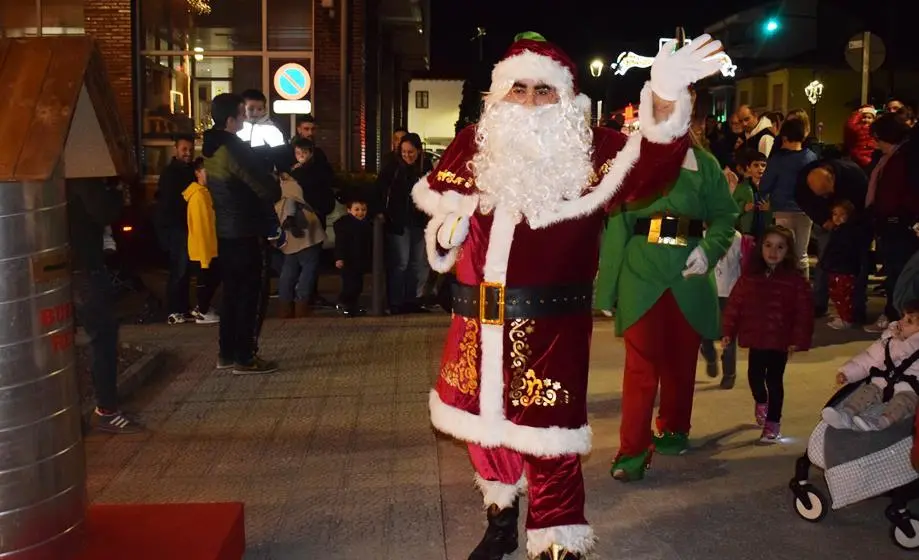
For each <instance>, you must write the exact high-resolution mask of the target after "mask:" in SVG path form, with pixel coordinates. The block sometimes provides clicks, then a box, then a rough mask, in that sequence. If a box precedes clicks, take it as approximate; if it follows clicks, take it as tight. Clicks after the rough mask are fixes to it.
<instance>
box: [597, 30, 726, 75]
mask: <svg viewBox="0 0 919 560" xmlns="http://www.w3.org/2000/svg"><path fill="white" fill-rule="evenodd" d="M671 40H672V39H665V38H662V39H659V40H658V44H659V48H660V47H663V46H664V44H665V43H667V41H671ZM687 43H689V39H686V41H685V42H684V44H687ZM658 50H659V49H658ZM712 58H714V59H716V60H721V75H722V76H724V77H725V78H733V77H734V75H735V74H736V73H737V65H736V64H734V62H733V61H732V60H731V57H730V56H728V55H727V53H725V52H720V53H718V54H716V55H713V56H712ZM652 64H654V57H653V56H642V55H640V54H635V53H633V52H631V51H628V52H624V53H622V54H620V55H619V58H617V59H616V62H614V63H613V64H612V65H611V67H612V68H613V69H614V70H615V72H614V73H615V74H618V75H620V76H624V75H625V73H626V72H628V71H629V70H631V69H632V68H651V65H652Z"/></svg>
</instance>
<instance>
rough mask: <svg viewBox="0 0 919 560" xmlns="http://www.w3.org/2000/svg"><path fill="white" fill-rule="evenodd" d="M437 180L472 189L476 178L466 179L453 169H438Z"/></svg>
mask: <svg viewBox="0 0 919 560" xmlns="http://www.w3.org/2000/svg"><path fill="white" fill-rule="evenodd" d="M437 180H438V181H441V182H444V183H447V184H449V185H462V186H463V187H465V188H467V189H471V188H472V187H473V185H475V179H466V178H465V177H461V176H460V175H457V174H456V173H454V172H452V171H438V172H437Z"/></svg>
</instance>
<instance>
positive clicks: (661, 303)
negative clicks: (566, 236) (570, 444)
mask: <svg viewBox="0 0 919 560" xmlns="http://www.w3.org/2000/svg"><path fill="white" fill-rule="evenodd" d="M642 109H644V107H643V106H642V107H640V108H639V111H640V113H639V116H640V118H644V117H643V116H642V115H641V112H642ZM737 215H738V209H737V205H736V204H735V203H734V201H733V200H732V197H731V192H730V190H729V188H728V184H727V180H726V179H725V177H724V174H723V173H722V170H721V168H720V166H719V164H718V162H717V160H715V158H714V157H713V156H712V155H711V154H709V153H708V152H707V151H705V150H704V149H702V148H700V147H698V146H694V147H693V148H692V149H691V150H690V151H689V152H687V155H686V160H685V161H684V163H683V169H682V170H681V172H680V175H679V177H678V178H677V180H676V182H675V183H674V184H673V185H670V186H669V189H668V190H665V191H664V192H662V193H660V194H659V195H658V196H655V197H651V198H650V199H646V200H643V201H640V202H633V203H630V204H627V205H623V206H620V207H619V208H617V209H615V210H613V212H612V213H611V214H610V217H609V220H608V222H607V228H606V231H605V233H604V236H603V244H602V248H601V253H600V275H599V278H598V281H597V307H599V308H600V309H608V310H612V309H615V310H616V335H617V336H622V337H624V339H625V347H626V356H625V377H624V380H623V384H622V385H623V386H622V426H621V428H620V440H621V441H620V449H619V453H618V455H617V456H616V458H615V459H614V461H613V466H612V469H611V471H610V472H611V474H612V475H613V477H614V478H616V479H617V480H621V481H630V480H638V479H641V478H643V477H644V472H645V470H646V469H647V468H648V466H649V465H650V462H651V454H652V451H654V450H656V451H657V452H658V453H662V454H665V455H680V454H682V453H684V452H685V451H686V450H687V448H688V446H689V426H690V417H691V416H692V401H693V390H694V386H695V377H696V375H695V374H696V360H697V355H698V352H699V345H700V342H701V339H702V338H703V337H704V338H707V339H712V340H717V339H718V338H719V337H720V334H721V330H720V314H719V308H718V293H717V290H716V286H715V280H714V277H713V275H712V274H711V271H712V270H713V269H714V267H715V264H716V263H717V262H718V260H719V259H720V258H721V257H722V256H723V255H724V253H725V252H726V251H727V249H728V248H729V247H730V245H731V242H732V240H733V238H734V224H735V220H736V219H737ZM703 232H705V236H704V237H703ZM658 385H660V390H661V399H660V410H659V412H658V417H657V429H658V432H659V433H658V434H657V435H653V437H652V432H651V419H652V415H653V412H654V400H655V397H656V396H657V389H658ZM652 444H653V445H652Z"/></svg>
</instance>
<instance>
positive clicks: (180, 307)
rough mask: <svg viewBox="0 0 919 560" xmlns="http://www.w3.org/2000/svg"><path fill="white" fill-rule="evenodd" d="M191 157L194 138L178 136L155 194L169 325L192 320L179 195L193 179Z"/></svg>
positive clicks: (183, 208) (185, 224)
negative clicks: (166, 275)
mask: <svg viewBox="0 0 919 560" xmlns="http://www.w3.org/2000/svg"><path fill="white" fill-rule="evenodd" d="M194 155H195V140H194V138H192V137H189V136H181V137H179V138H177V139H176V141H175V155H174V156H173V158H172V161H170V162H169V165H167V166H166V167H165V169H163V171H162V172H161V173H160V180H159V184H158V185H157V189H156V195H155V199H156V212H155V215H154V220H155V222H156V224H155V225H156V233H157V237H158V238H159V240H160V245H161V246H162V248H163V250H165V251H166V252H167V253H169V283H168V284H167V288H166V307H167V312H168V313H169V319H168V322H169V324H170V325H175V324H179V323H185V322H186V321H189V320H191V319H192V317H191V316H190V315H189V314H188V311H189V308H190V306H189V302H188V279H189V266H188V216H187V208H188V207H187V203H186V202H185V197H183V196H182V192H183V191H184V190H185V189H187V188H188V185H190V184H191V183H192V182H193V181H194V180H195V170H194V167H193V166H192V160H193V159H194Z"/></svg>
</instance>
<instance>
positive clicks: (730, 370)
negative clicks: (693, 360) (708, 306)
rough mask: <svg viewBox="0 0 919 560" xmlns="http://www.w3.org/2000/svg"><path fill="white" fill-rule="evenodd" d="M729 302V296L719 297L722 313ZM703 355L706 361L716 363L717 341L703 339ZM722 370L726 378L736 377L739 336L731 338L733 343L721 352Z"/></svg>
mask: <svg viewBox="0 0 919 560" xmlns="http://www.w3.org/2000/svg"><path fill="white" fill-rule="evenodd" d="M727 303H728V298H726V297H719V298H718V306H719V307H720V308H721V311H722V313H723V312H724V306H726V305H727ZM702 357H703V358H705V361H706V362H708V363H709V364H713V363H715V359H716V358H717V353H716V352H715V341H713V340H703V341H702ZM721 372H722V374H723V375H724V377H726V378H730V377H735V376H736V375H737V337H734V338H732V339H731V343H730V344H728V346H727V347H726V348H725V349H724V352H723V353H722V354H721Z"/></svg>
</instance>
